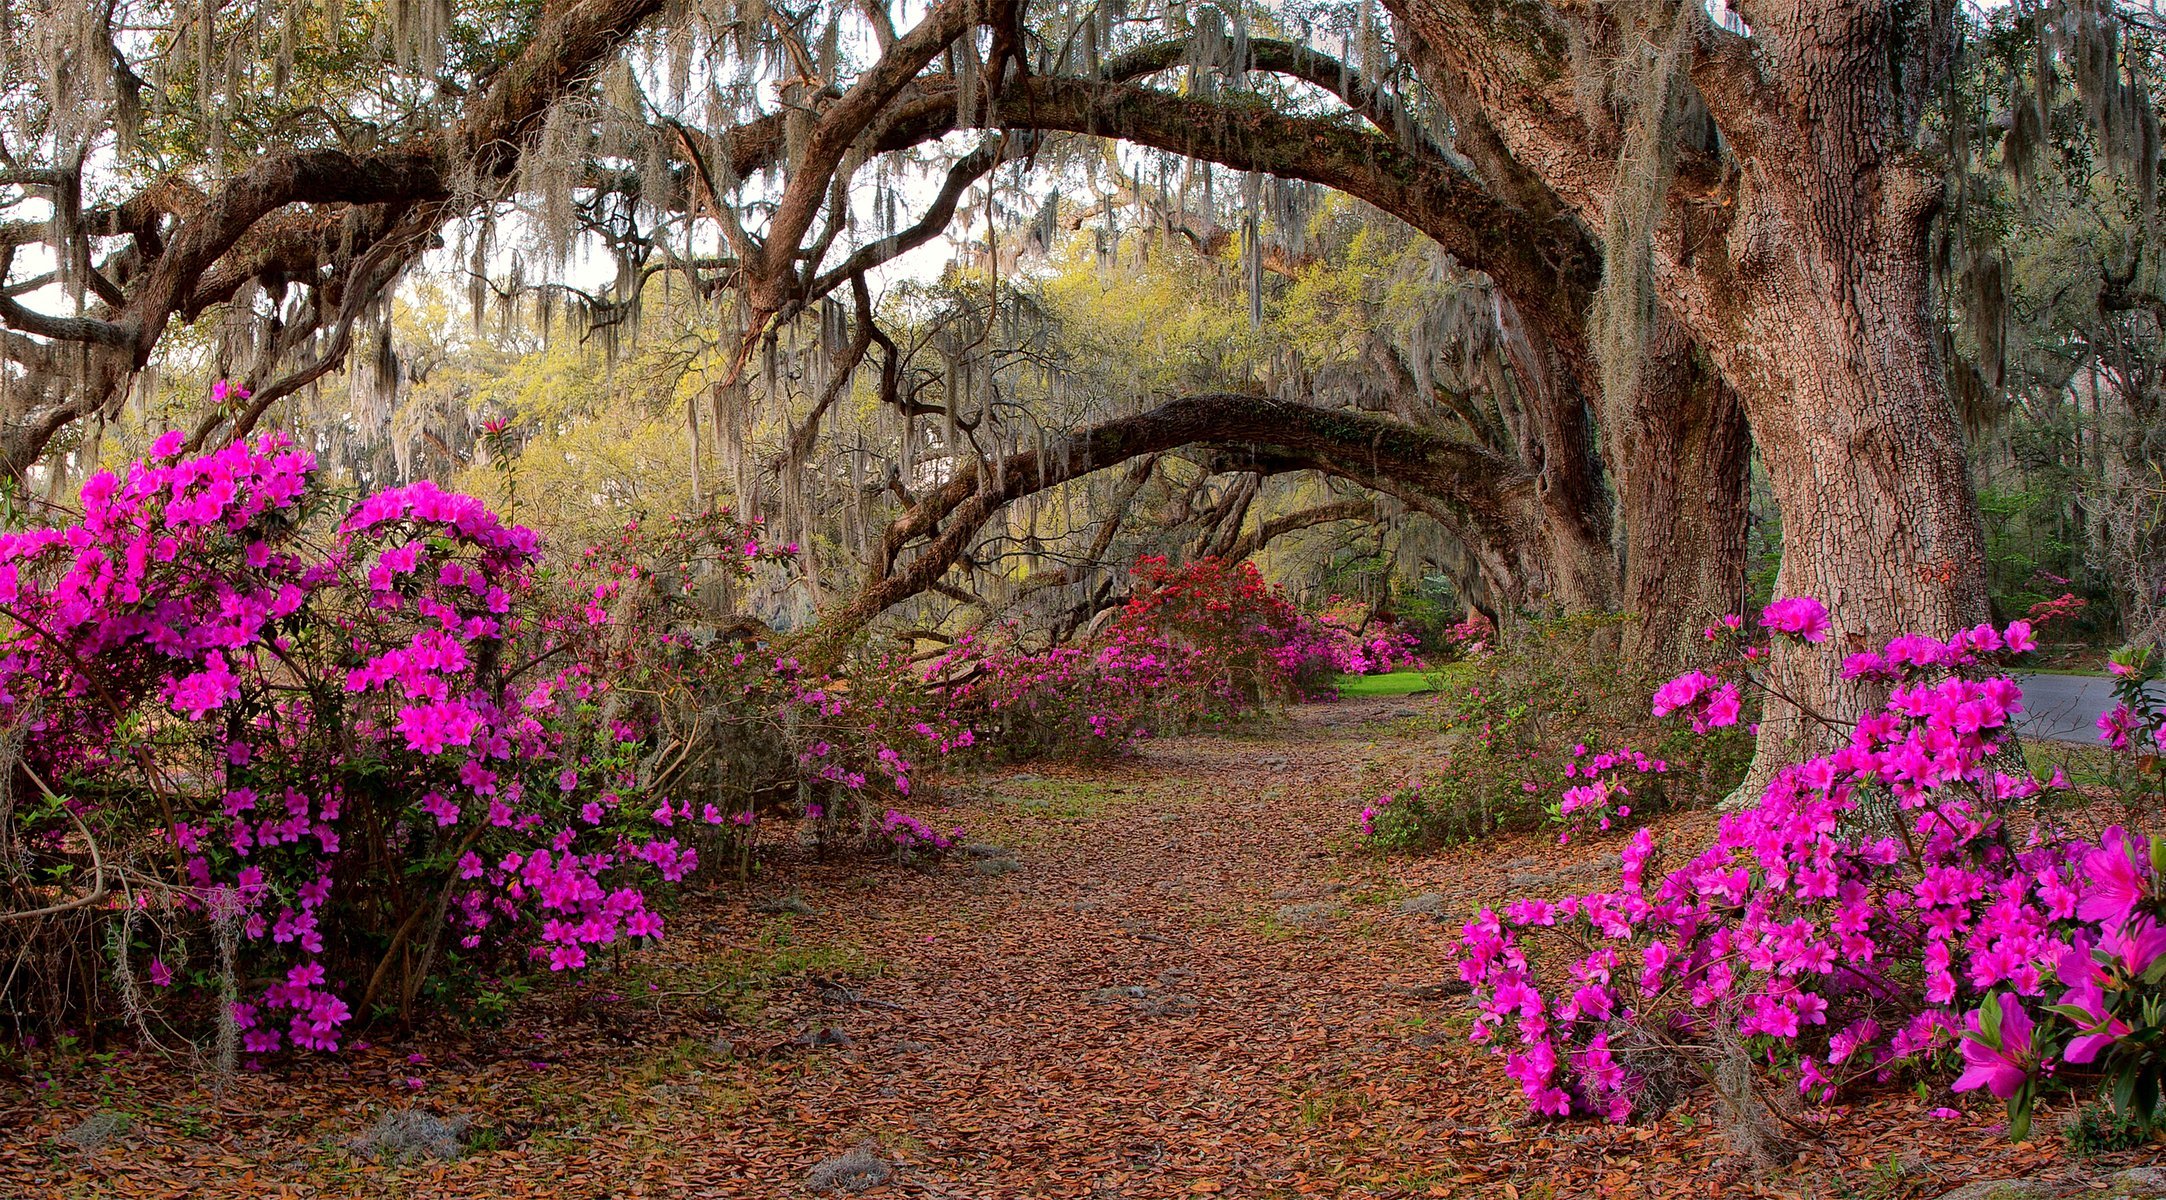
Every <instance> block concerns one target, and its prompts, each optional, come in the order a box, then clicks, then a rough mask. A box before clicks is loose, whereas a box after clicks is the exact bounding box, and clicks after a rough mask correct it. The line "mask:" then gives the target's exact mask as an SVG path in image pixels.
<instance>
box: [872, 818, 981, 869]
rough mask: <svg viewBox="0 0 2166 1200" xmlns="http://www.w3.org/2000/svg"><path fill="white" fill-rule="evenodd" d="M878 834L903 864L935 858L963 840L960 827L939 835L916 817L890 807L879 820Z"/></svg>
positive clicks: (937, 831) (938, 832)
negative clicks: (893, 849)
mask: <svg viewBox="0 0 2166 1200" xmlns="http://www.w3.org/2000/svg"><path fill="white" fill-rule="evenodd" d="M880 833H881V835H882V836H883V837H884V838H885V839H886V840H887V843H888V844H889V845H891V846H893V847H894V848H895V857H896V858H897V859H899V860H902V861H904V862H909V861H911V860H914V859H926V858H938V857H940V856H941V855H943V854H946V853H947V852H948V851H950V850H953V849H954V848H955V847H956V846H957V845H959V844H961V842H962V840H963V831H962V830H961V829H960V828H957V829H950V830H948V831H947V832H946V833H942V832H940V831H939V830H937V829H934V828H933V827H932V826H930V825H927V824H926V823H925V822H923V821H920V820H918V819H917V818H916V817H913V816H911V815H910V814H908V813H903V812H897V811H895V810H894V809H892V808H891V809H889V810H887V815H886V816H883V817H881V818H880Z"/></svg>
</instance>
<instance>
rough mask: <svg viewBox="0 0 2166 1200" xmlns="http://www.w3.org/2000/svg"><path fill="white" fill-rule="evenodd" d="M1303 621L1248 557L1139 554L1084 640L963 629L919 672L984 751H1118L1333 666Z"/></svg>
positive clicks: (1262, 703)
mask: <svg viewBox="0 0 2166 1200" xmlns="http://www.w3.org/2000/svg"><path fill="white" fill-rule="evenodd" d="M1311 626H1312V623H1308V622H1305V619H1304V618H1303V617H1302V615H1301V614H1300V613H1299V612H1298V611H1297V610H1296V609H1295V608H1294V607H1293V605H1292V604H1291V603H1289V602H1288V601H1287V600H1286V598H1285V596H1284V595H1283V594H1282V593H1280V592H1279V591H1278V590H1277V589H1275V588H1272V587H1271V586H1269V585H1268V584H1266V583H1265V582H1264V581H1263V577H1262V576H1261V575H1259V574H1257V572H1256V569H1255V567H1254V566H1252V565H1250V564H1248V563H1239V564H1235V565H1228V564H1225V563H1221V562H1219V561H1218V560H1216V559H1208V558H1207V559H1202V560H1199V561H1197V562H1192V563H1189V564H1187V565H1186V566H1182V567H1178V568H1176V567H1169V566H1167V565H1166V563H1165V561H1164V560H1163V559H1157V558H1145V559H1143V560H1142V561H1141V562H1140V563H1139V564H1138V565H1137V569H1136V586H1135V590H1134V592H1133V594H1132V595H1131V596H1130V598H1129V600H1128V603H1127V604H1126V605H1124V606H1123V607H1122V608H1121V609H1120V611H1119V612H1118V613H1117V614H1116V615H1115V618H1114V619H1113V620H1112V621H1111V622H1110V623H1109V624H1108V625H1107V627H1106V629H1105V630H1104V632H1102V633H1101V634H1099V635H1098V636H1097V637H1096V638H1095V639H1093V640H1092V641H1090V642H1089V643H1086V644H1084V645H1080V646H1055V647H1053V648H1051V649H1048V650H1044V651H1039V652H1031V651H1026V650H1023V649H1021V648H1019V647H1017V646H1015V645H1013V644H1009V643H1004V642H997V641H992V640H989V639H985V638H981V637H978V636H976V635H966V636H964V637H962V638H960V639H958V640H957V642H956V644H955V646H954V647H953V648H952V649H950V650H949V651H947V652H946V653H944V654H942V655H941V656H940V657H938V658H936V659H935V660H933V662H932V663H931V664H929V666H928V667H927V669H926V673H925V677H926V679H927V680H928V681H929V682H930V683H931V684H932V686H933V687H934V688H935V689H936V690H937V691H939V692H940V693H941V694H942V695H943V696H944V697H945V698H946V701H947V711H948V712H949V713H950V714H952V715H954V716H956V717H957V718H959V719H961V720H962V721H964V722H965V723H966V724H968V725H970V726H972V727H974V728H976V729H978V730H980V731H983V732H985V733H987V734H989V735H991V736H990V748H992V749H993V751H994V752H995V753H999V754H1002V755H1004V756H1007V757H1011V758H1029V757H1038V756H1043V755H1069V756H1078V755H1091V754H1103V753H1119V752H1121V751H1124V750H1125V749H1127V748H1128V747H1129V746H1130V745H1132V744H1133V743H1134V742H1135V741H1137V740H1140V739H1143V738H1147V737H1150V736H1152V735H1153V734H1154V733H1160V732H1167V731H1172V730H1180V729H1187V728H1193V727H1195V726H1198V725H1201V724H1208V723H1214V722H1223V721H1227V720H1232V719H1235V718H1238V717H1240V716H1242V715H1244V714H1248V713H1252V712H1255V711H1257V710H1259V709H1261V708H1264V707H1266V706H1268V705H1270V704H1274V703H1281V702H1285V701H1289V700H1293V699H1298V698H1299V697H1300V696H1301V695H1302V684H1301V683H1300V681H1299V680H1300V676H1301V674H1302V672H1304V671H1312V670H1315V669H1317V666H1316V664H1318V663H1323V664H1325V665H1324V667H1323V668H1322V669H1324V670H1335V669H1336V667H1333V666H1330V665H1329V664H1330V662H1331V661H1332V659H1331V653H1332V652H1331V651H1330V650H1329V649H1328V648H1323V647H1324V643H1323V640H1322V639H1321V637H1320V636H1319V635H1313V634H1311V633H1309V632H1307V630H1309V629H1310V628H1311Z"/></svg>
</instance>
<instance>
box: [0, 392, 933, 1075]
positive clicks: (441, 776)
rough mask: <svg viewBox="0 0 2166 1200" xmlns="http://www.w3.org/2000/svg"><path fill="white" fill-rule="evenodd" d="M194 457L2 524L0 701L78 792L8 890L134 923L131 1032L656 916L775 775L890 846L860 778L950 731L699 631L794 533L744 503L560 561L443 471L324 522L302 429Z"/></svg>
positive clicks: (305, 1019) (286, 1006) (368, 987)
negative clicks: (143, 1025) (716, 601)
mask: <svg viewBox="0 0 2166 1200" xmlns="http://www.w3.org/2000/svg"><path fill="white" fill-rule="evenodd" d="M179 448H180V435H178V434H169V435H167V436H166V437H164V438H162V439H160V440H159V442H158V443H157V445H156V446H155V447H154V448H153V451H152V455H151V457H150V458H149V459H148V460H146V461H144V462H140V463H137V464H135V465H134V466H133V467H131V468H130V469H128V470H127V471H126V472H124V473H122V474H119V475H112V474H100V475H97V476H94V477H92V478H91V479H90V480H89V481H88V482H86V484H85V485H84V488H83V492H82V500H81V505H82V515H81V517H80V519H78V520H76V521H74V522H72V523H69V524H65V525H60V526H56V527H53V528H44V529H33V530H29V531H25V532H18V533H7V534H0V616H4V617H5V618H6V623H5V625H4V627H0V724H4V725H5V726H7V727H11V728H13V729H16V730H19V731H21V732H22V733H24V734H25V735H26V738H25V740H24V741H23V743H22V749H21V752H20V760H19V761H20V766H21V767H22V769H23V770H24V772H25V773H26V774H27V775H29V776H30V777H31V778H34V779H36V780H38V781H40V783H42V782H43V781H48V780H49V781H51V784H52V788H53V791H54V793H55V794H56V797H57V795H58V794H60V793H65V796H66V799H65V800H60V799H57V798H56V799H54V800H51V801H48V802H46V803H44V804H42V805H38V806H24V807H22V808H20V809H18V810H17V812H16V814H15V822H14V824H15V828H14V829H13V830H12V831H10V832H12V834H13V836H14V839H15V842H16V845H15V846H12V847H10V848H9V849H10V853H9V855H8V858H9V861H10V863H11V866H12V867H13V868H14V869H15V871H16V878H14V879H11V880H10V881H9V883H10V886H11V887H14V888H15V889H16V890H17V894H18V895H20V894H22V893H23V891H24V890H27V891H28V893H29V894H30V895H31V896H33V897H36V898H38V899H52V900H56V901H57V903H56V904H55V905H54V907H56V908H66V907H68V906H70V905H73V906H74V908H75V909H76V910H79V911H88V912H97V913H100V914H102V915H103V916H104V917H105V918H106V919H107V920H109V921H110V923H111V924H112V925H113V926H115V927H117V928H115V930H114V932H113V935H112V937H111V938H110V944H111V945H112V947H113V948H114V950H115V952H116V962H115V963H114V969H115V974H116V976H117V978H118V979H119V981H120V995H121V997H122V999H123V1001H124V1003H125V1004H126V1005H127V1007H128V1008H129V1009H130V1010H131V1011H132V1012H133V1013H134V1015H136V1016H137V1017H138V1018H139V1019H140V1017H141V1016H142V1014H143V1013H144V1011H145V1010H146V1009H149V1008H153V1007H159V1006H161V1001H160V1000H159V997H161V996H163V995H165V994H167V993H168V992H170V993H173V994H175V995H179V994H182V993H187V992H189V991H190V990H191V989H190V988H189V987H188V986H187V985H190V984H198V985H202V986H203V987H205V988H208V989H209V990H210V991H211V993H212V996H211V997H210V999H211V1007H212V1009H213V1012H212V1017H213V1019H214V1020H215V1022H216V1023H217V1025H218V1026H219V1031H220V1033H219V1040H220V1044H221V1045H220V1048H221V1054H222V1056H230V1055H231V1054H233V1053H236V1052H238V1051H241V1050H245V1051H247V1052H250V1053H268V1052H273V1051H277V1050H281V1049H285V1048H288V1047H291V1048H297V1049H305V1050H320V1051H329V1050H335V1049H336V1048H338V1046H339V1045H340V1043H341V1042H342V1040H344V1039H345V1038H346V1037H347V1036H348V1030H349V1029H350V1028H351V1027H352V1025H353V1023H354V1022H355V1021H356V1020H357V1019H360V1020H365V1019H367V1018H369V1017H372V1016H374V1015H377V1014H379V1013H396V1014H397V1015H399V1016H400V1017H402V1018H408V1017H411V1016H412V1015H413V1013H414V1012H415V1010H416V1006H417V1002H418V1001H420V1000H421V999H423V997H424V988H425V986H443V984H442V981H444V980H447V979H449V980H454V981H472V980H475V979H477V978H480V977H481V976H482V975H484V974H485V973H495V974H501V973H516V972H521V971H527V970H544V969H546V970H548V971H568V970H576V969H578V968H580V967H582V966H585V965H587V964H588V963H589V962H590V961H591V959H592V956H593V955H595V954H596V953H597V952H605V951H606V952H611V953H613V952H615V951H616V950H618V949H620V948H622V947H625V946H628V945H637V944H639V943H642V942H645V941H650V940H652V939H656V938H659V937H660V936H662V934H663V932H664V929H665V921H664V918H663V916H662V915H661V914H660V913H659V912H658V911H657V908H656V904H655V892H656V889H658V888H666V887H668V886H670V885H675V884H678V883H681V882H683V881H684V880H686V879H687V878H688V877H689V876H690V875H691V874H692V873H693V872H694V871H695V870H697V868H698V867H699V865H700V862H701V850H702V849H703V848H704V849H707V850H709V851H710V852H711V851H712V850H713V849H715V848H717V847H722V848H727V849H734V850H741V849H742V848H743V847H745V846H747V845H749V842H750V838H751V836H752V833H753V830H754V828H755V822H756V821H757V819H758V815H759V811H760V804H759V803H758V802H757V801H758V799H759V794H760V793H759V792H758V791H757V790H756V789H766V790H767V792H769V793H771V794H775V795H778V796H781V797H786V798H787V801H788V802H794V804H795V805H796V806H798V807H799V808H800V809H801V810H810V811H813V812H814V813H815V814H817V813H818V812H819V810H820V808H821V806H822V805H826V806H827V807H828V808H830V809H835V810H844V809H847V810H848V811H849V815H850V817H851V819H853V820H857V821H860V822H861V823H862V825H863V832H864V833H865V834H866V835H867V837H868V839H870V837H871V835H872V834H873V832H874V829H875V822H874V818H871V817H869V816H863V815H861V814H860V813H859V811H858V810H859V809H861V808H863V805H860V804H856V803H855V802H854V801H852V802H851V803H849V804H845V803H841V802H840V801H841V800H842V798H845V797H855V796H857V795H859V794H861V793H862V794H873V795H903V794H907V793H908V792H909V791H910V789H911V776H912V772H913V770H914V768H913V766H912V760H911V758H910V757H908V755H909V754H911V753H915V752H916V751H915V750H912V749H909V748H910V747H912V746H914V745H924V746H928V747H932V746H942V747H943V748H944V746H943V743H952V742H953V741H954V740H955V739H954V735H953V734H952V732H950V733H942V732H941V731H940V730H938V729H936V728H935V727H934V726H933V725H932V724H930V723H928V722H926V721H923V720H920V719H917V718H916V717H915V715H914V713H913V712H911V711H910V710H909V709H908V708H907V707H906V706H904V705H901V704H892V705H891V703H890V701H891V698H890V697H887V696H883V695H879V694H877V693H876V692H874V691H870V690H868V691H867V692H863V693H860V694H859V696H856V697H853V696H851V695H850V694H848V689H847V685H846V684H838V683H836V682H834V681H823V680H808V679H805V678H802V677H801V676H800V674H799V673H798V672H797V671H796V670H795V668H794V665H793V664H791V663H790V662H789V661H788V660H787V659H782V660H777V659H775V658H773V657H772V656H769V655H767V654H765V653H764V652H762V651H760V650H759V649H758V648H757V645H756V643H755V642H752V641H749V640H746V639H745V638H742V637H736V636H730V635H728V634H727V631H725V630H724V629H723V628H722V627H721V625H720V624H718V623H715V622H709V623H708V624H706V625H704V626H703V625H701V624H700V623H699V622H698V621H696V620H694V619H692V617H693V615H695V614H693V613H692V612H691V609H692V608H693V607H696V606H694V605H692V604H691V601H692V600H693V599H695V598H696V597H697V596H698V595H700V594H702V593H709V592H712V591H714V590H715V589H716V588H717V587H719V588H721V589H723V590H727V589H728V588H730V587H732V586H736V585H739V584H742V583H743V582H744V581H745V580H746V579H748V578H749V577H750V576H751V575H752V574H753V572H754V571H755V570H757V569H760V568H761V566H762V564H767V563H771V562H775V561H778V560H781V559H785V558H787V557H788V555H789V552H790V551H789V550H776V549H774V548H772V547H769V546H766V545H764V544H763V543H762V542H761V541H760V540H759V539H758V536H757V530H756V529H748V528H747V527H746V526H744V525H742V524H741V523H738V522H737V521H735V520H734V519H733V518H731V517H729V516H728V515H727V514H710V515H708V516H707V517H703V518H700V519H698V520H697V521H693V522H679V523H675V524H673V525H671V526H669V527H667V528H665V529H663V530H660V531H655V532H651V533H642V532H641V531H638V530H630V531H627V533H626V536H625V538H624V540H623V542H622V544H621V545H618V546H615V547H611V548H609V549H607V550H604V551H597V552H595V553H591V554H589V555H588V556H587V557H586V558H585V559H584V560H581V561H580V562H578V563H577V564H575V565H574V566H573V567H572V568H571V569H570V570H569V571H568V572H566V573H565V574H563V575H562V576H553V575H551V574H549V573H548V572H547V571H546V570H545V568H544V564H543V562H542V558H541V553H540V548H539V545H538V540H537V538H536V537H535V536H534V534H533V533H532V532H531V531H529V530H526V529H524V528H520V527H516V526H507V525H506V524H504V523H503V522H502V521H500V520H499V519H498V518H497V516H496V515H495V514H493V513H491V512H490V511H489V510H488V509H487V508H486V507H485V506H484V505H482V504H481V503H480V502H479V501H477V500H474V499H473V498H471V497H466V496H460V495H453V494H449V493H445V492H443V491H441V490H440V489H438V488H437V487H436V486H435V485H434V484H432V483H429V482H426V481H424V482H420V483H416V484H413V485H410V486H407V487H401V488H395V489H391V490H388V491H384V492H379V493H376V494H375V495H372V496H369V497H367V498H366V499H363V500H362V501H361V502H360V503H359V504H357V505H355V506H354V507H353V508H352V509H351V510H350V511H348V512H346V513H345V514H344V515H343V517H336V516H334V515H333V514H331V513H329V512H326V509H327V507H328V504H329V501H328V499H327V497H326V496H325V494H324V493H323V492H322V491H321V490H320V489H318V488H316V487H315V486H314V482H313V479H312V472H313V469H314V462H313V460H312V459H311V457H310V456H309V455H307V454H306V453H304V452H301V451H299V450H296V449H294V448H293V447H292V446H291V445H290V444H289V443H288V442H286V441H285V440H284V439H283V438H281V437H278V436H276V435H273V436H269V437H265V438H263V439H260V440H258V441H256V442H255V443H253V444H246V443H236V444H234V445H232V446H229V447H227V448H225V449H223V450H219V451H217V452H215V453H212V454H208V455H203V456H200V457H194V458H184V457H180V456H179V454H178V451H179ZM319 516H324V517H330V518H331V519H330V520H329V522H328V523H327V524H326V523H325V522H321V521H318V520H316V518H318V517H319ZM319 529H322V530H325V532H323V533H321V534H318V533H317V532H316V531H317V530H319ZM778 731H779V734H778ZM891 734H892V735H893V736H890V735H891ZM961 737H962V739H963V740H964V741H966V742H967V739H968V734H967V732H966V733H963V734H962V735H961ZM912 739H915V741H913V740H912ZM715 744H726V746H727V747H728V749H729V750H730V751H731V752H733V753H735V754H736V755H737V759H736V760H735V761H744V760H746V759H755V758H761V757H762V756H764V760H765V762H766V765H767V767H768V768H769V769H768V770H766V771H765V772H764V773H749V774H744V775H738V774H734V773H732V772H730V771H728V770H724V769H719V768H724V767H727V766H728V765H729V763H730V762H731V761H733V760H731V759H730V758H729V757H728V756H727V755H724V756H720V757H717V756H714V755H710V754H705V753H703V751H704V750H705V749H707V748H711V747H712V746H713V745H715ZM898 747H904V748H903V749H898ZM693 767H699V768H703V769H700V770H693V769H692V768H693ZM707 768H716V769H707ZM14 769H15V767H14V766H13V765H10V766H9V770H11V771H12V770H14ZM748 780H749V781H751V785H750V786H746V785H745V781H748ZM816 788H818V789H822V790H815V789H816ZM86 859H89V860H90V861H88V862H86V861H85V860H86ZM83 876H94V882H93V883H92V884H91V885H90V888H89V890H87V891H83V890H81V889H78V888H75V887H73V886H72V884H73V881H74V880H75V879H76V878H78V877H83ZM70 895H75V896H76V899H74V900H69V899H66V897H68V896H70ZM121 895H124V896H125V897H126V899H125V902H120V901H118V900H117V899H116V897H117V896H121ZM80 932H81V933H83V935H84V936H91V932H90V931H88V930H83V931H80ZM206 937H207V939H208V940H209V941H210V942H211V943H212V946H213V947H214V949H215V953H214V955H211V956H208V957H210V958H211V959H212V960H213V963H212V964H208V965H207V964H205V963H204V962H203V959H204V957H205V956H203V955H200V954H196V955H191V954H190V953H189V947H190V946H191V945H192V944H196V943H198V942H200V940H202V939H204V938H206ZM101 940H102V939H101ZM146 959H147V962H146V961H145V960H146ZM145 985H147V988H146V986H145Z"/></svg>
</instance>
